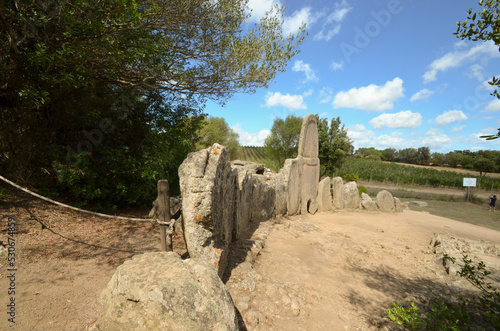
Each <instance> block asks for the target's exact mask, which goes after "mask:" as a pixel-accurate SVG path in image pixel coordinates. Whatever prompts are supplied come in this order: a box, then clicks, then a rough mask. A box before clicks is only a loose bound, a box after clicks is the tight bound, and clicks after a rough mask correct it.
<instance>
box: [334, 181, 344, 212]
mask: <svg viewBox="0 0 500 331" xmlns="http://www.w3.org/2000/svg"><path fill="white" fill-rule="evenodd" d="M332 192H333V196H332V204H333V208H335V209H342V208H344V180H343V179H342V177H333V179H332Z"/></svg>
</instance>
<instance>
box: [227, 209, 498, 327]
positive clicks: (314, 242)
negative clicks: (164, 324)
mask: <svg viewBox="0 0 500 331" xmlns="http://www.w3.org/2000/svg"><path fill="white" fill-rule="evenodd" d="M434 234H441V235H452V236H456V237H464V238H470V239H475V240H487V241H490V242H493V243H495V244H497V245H500V232H498V231H492V230H488V229H485V228H481V227H478V226H474V225H470V224H466V223H461V222H456V221H453V220H449V219H446V218H441V217H437V216H432V215H428V214H425V213H420V212H413V211H409V210H407V211H404V212H403V213H402V214H383V213H378V212H377V213H368V212H337V213H320V214H317V215H315V216H309V217H295V218H292V219H291V220H284V221H283V222H282V224H277V225H275V226H274V228H273V229H272V230H271V231H270V233H269V235H268V237H267V239H266V242H265V248H264V249H263V250H262V251H261V253H260V256H259V257H258V258H257V260H256V262H255V263H254V269H253V270H252V271H251V272H248V273H247V274H246V276H244V277H246V278H247V279H244V277H242V276H241V275H239V278H238V279H237V282H235V283H233V282H232V281H231V280H230V281H229V282H228V288H229V289H230V291H231V294H232V295H233V298H234V300H235V302H236V305H237V306H238V307H239V309H240V312H241V314H242V317H243V320H244V321H245V324H246V327H247V328H248V329H249V330H372V329H373V330H375V329H379V327H380V326H382V325H383V318H382V317H383V312H384V311H385V310H386V309H387V308H389V307H390V304H391V302H394V301H396V300H400V299H402V298H405V297H406V298H408V297H415V296H416V297H420V298H424V301H428V300H429V298H432V297H437V296H440V295H443V293H445V294H448V295H451V294H453V291H456V289H457V288H461V287H462V286H463V287H464V288H466V289H471V287H470V286H469V285H468V284H467V283H465V281H463V280H457V279H454V278H453V277H450V276H449V275H447V274H446V272H445V270H444V268H443V267H442V266H440V265H438V264H437V263H436V262H435V257H434V255H433V254H432V253H430V249H429V242H430V240H431V238H432V237H433V236H434ZM499 247H500V246H499ZM496 259H497V260H498V263H497V264H499V265H500V256H497V257H496ZM237 271H238V270H237ZM249 280H250V281H249ZM252 282H253V285H254V287H255V289H254V290H253V291H248V290H245V289H244V288H241V286H239V284H241V283H243V284H247V285H246V287H252V286H248V284H251V285H252Z"/></svg>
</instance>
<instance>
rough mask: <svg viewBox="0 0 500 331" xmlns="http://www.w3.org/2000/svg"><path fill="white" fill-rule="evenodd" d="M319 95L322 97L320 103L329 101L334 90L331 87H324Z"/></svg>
mask: <svg viewBox="0 0 500 331" xmlns="http://www.w3.org/2000/svg"><path fill="white" fill-rule="evenodd" d="M319 97H320V98H321V99H320V101H319V103H328V102H330V101H331V100H332V97H333V90H332V88H331V87H323V88H322V89H321V91H319Z"/></svg>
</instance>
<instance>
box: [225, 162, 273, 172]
mask: <svg viewBox="0 0 500 331" xmlns="http://www.w3.org/2000/svg"><path fill="white" fill-rule="evenodd" d="M231 163H232V166H233V168H236V169H237V170H238V172H240V171H241V170H243V171H248V172H250V173H251V174H258V175H264V174H265V173H266V167H265V166H264V165H263V164H260V163H254V162H250V161H240V160H234V161H232V162H231Z"/></svg>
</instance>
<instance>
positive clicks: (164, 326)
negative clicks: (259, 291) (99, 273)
mask: <svg viewBox="0 0 500 331" xmlns="http://www.w3.org/2000/svg"><path fill="white" fill-rule="evenodd" d="M101 299H102V303H103V317H102V322H100V323H99V330H124V331H128V330H139V331H149V330H158V331H159V330H221V331H222V330H224V331H226V330H227V331H230V330H235V331H236V330H238V320H237V316H236V310H235V306H234V303H233V300H232V299H231V295H230V294H229V292H228V290H227V289H226V287H225V286H224V284H223V283H222V281H221V279H220V278H219V277H218V275H217V272H216V270H215V269H214V268H213V267H212V266H211V265H209V264H208V263H207V262H206V261H205V260H204V259H203V260H199V259H187V260H182V259H181V258H180V256H179V255H178V254H177V253H174V252H151V253H145V254H141V255H136V256H134V257H133V258H132V260H127V261H125V263H123V264H122V265H121V266H119V267H118V268H117V269H116V272H115V274H114V275H113V277H112V278H111V280H110V281H109V283H108V285H107V287H106V288H105V289H104V291H103V292H102V295H101Z"/></svg>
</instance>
